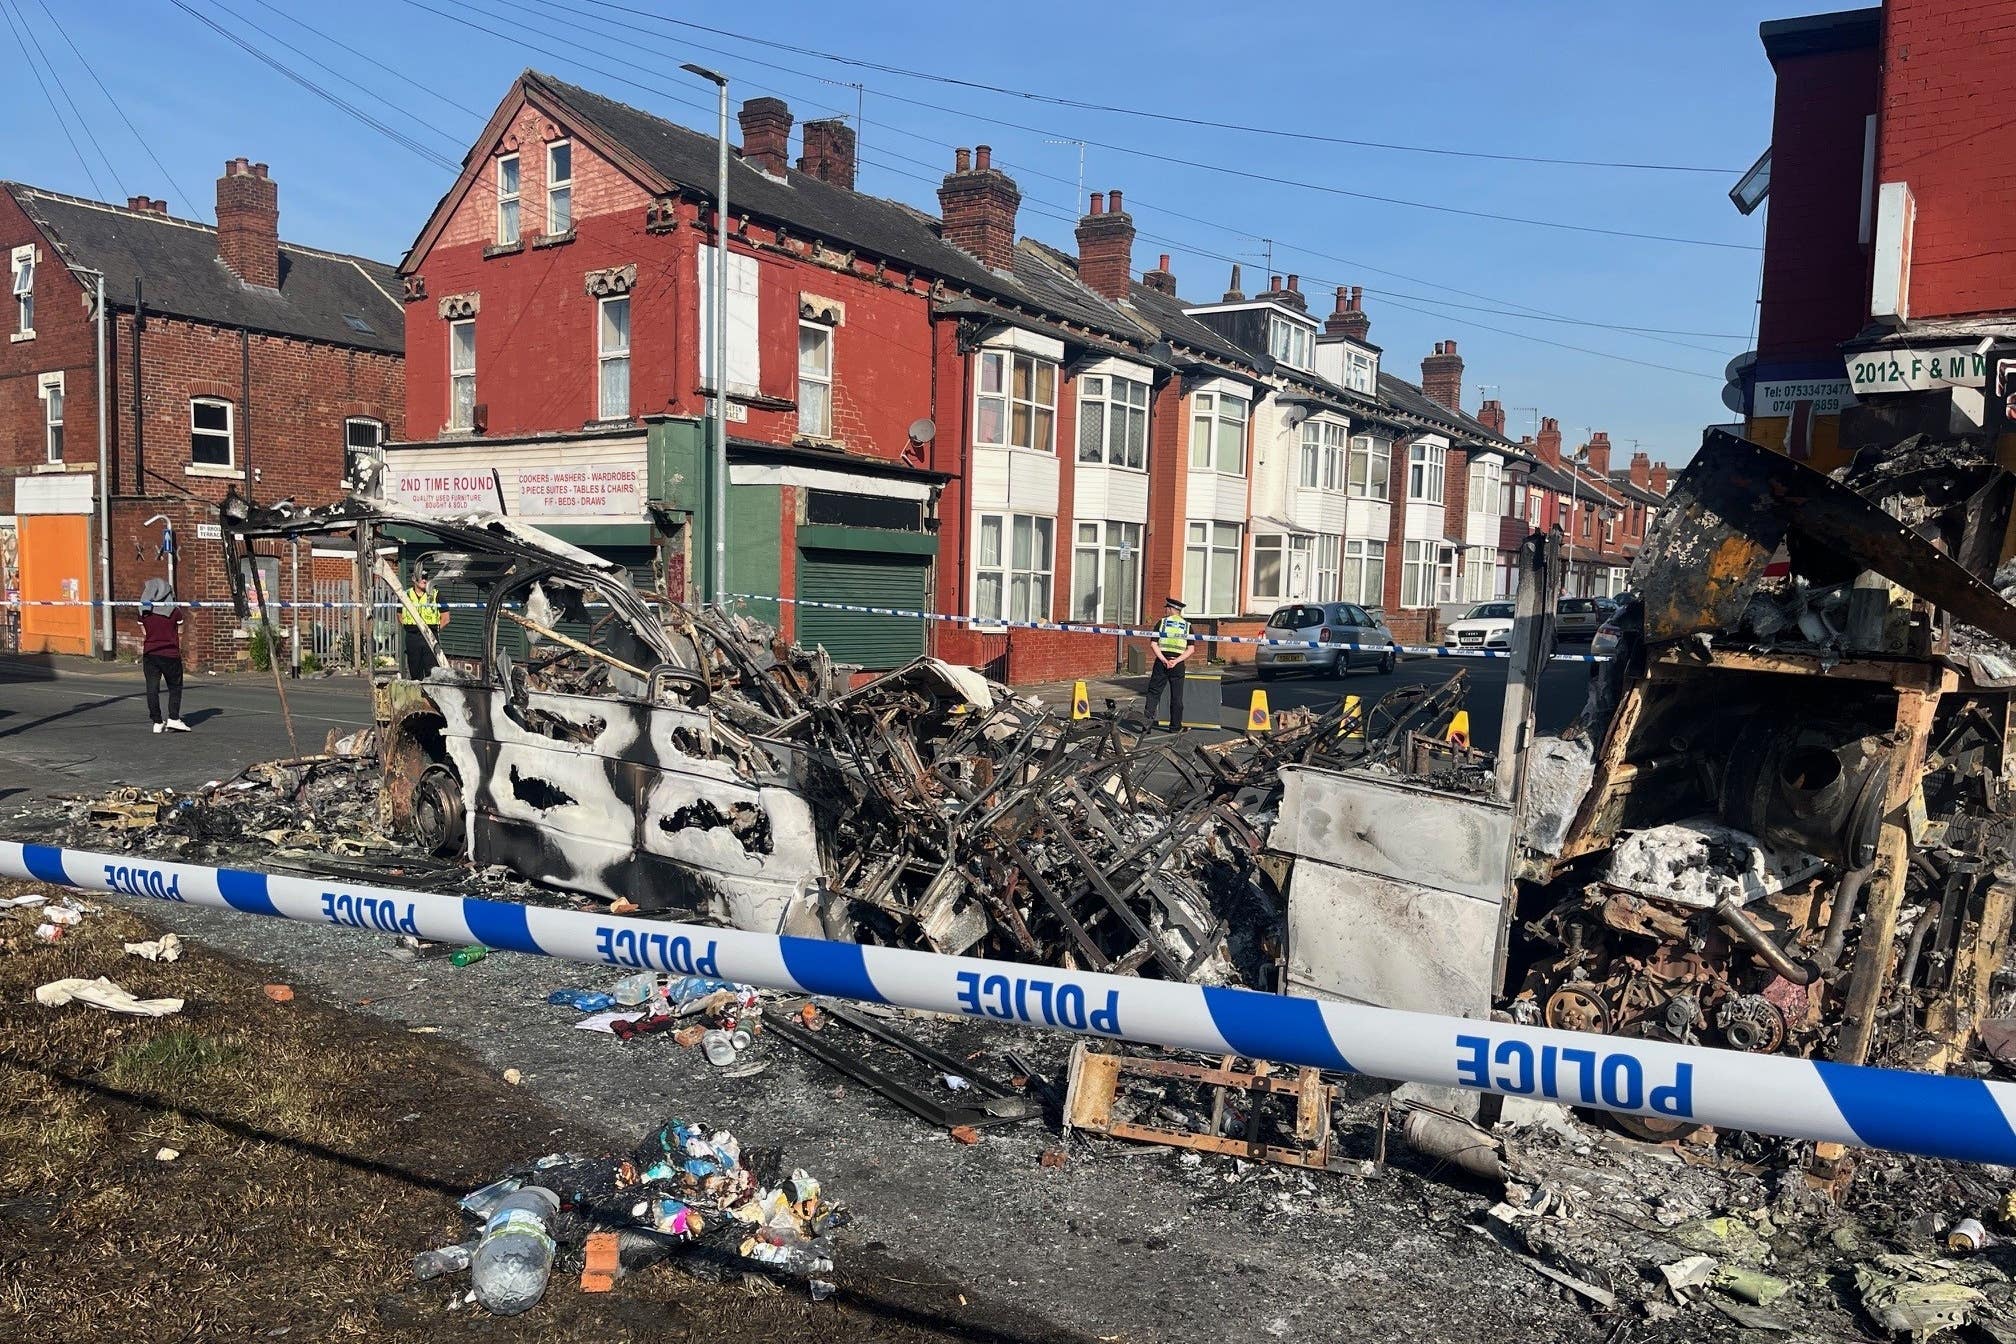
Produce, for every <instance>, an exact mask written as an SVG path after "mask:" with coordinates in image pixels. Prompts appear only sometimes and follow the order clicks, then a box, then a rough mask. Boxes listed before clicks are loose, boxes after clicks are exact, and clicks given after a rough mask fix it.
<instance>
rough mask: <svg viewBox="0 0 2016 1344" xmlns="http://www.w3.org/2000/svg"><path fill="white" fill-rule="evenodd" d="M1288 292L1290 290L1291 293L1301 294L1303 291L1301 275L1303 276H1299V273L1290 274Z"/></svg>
mask: <svg viewBox="0 0 2016 1344" xmlns="http://www.w3.org/2000/svg"><path fill="white" fill-rule="evenodd" d="M1288 292H1289V293H1290V294H1300V293H1301V292H1302V277H1301V276H1299V275H1291V276H1289V277H1288Z"/></svg>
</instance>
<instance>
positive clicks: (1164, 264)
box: [1155, 252, 1169, 271]
mask: <svg viewBox="0 0 2016 1344" xmlns="http://www.w3.org/2000/svg"><path fill="white" fill-rule="evenodd" d="M1155 269H1156V270H1158V271H1166V270H1168V269H1169V254H1168V253H1167V252H1164V253H1163V254H1162V259H1161V260H1160V261H1158V262H1156V263H1155Z"/></svg>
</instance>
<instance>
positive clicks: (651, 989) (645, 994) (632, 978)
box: [615, 971, 658, 1008]
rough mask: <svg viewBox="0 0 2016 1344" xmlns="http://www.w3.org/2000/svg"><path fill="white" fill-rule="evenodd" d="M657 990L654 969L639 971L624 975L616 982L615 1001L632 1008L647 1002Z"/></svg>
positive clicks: (656, 978) (656, 977)
mask: <svg viewBox="0 0 2016 1344" xmlns="http://www.w3.org/2000/svg"><path fill="white" fill-rule="evenodd" d="M657 992H658V976H657V973H656V972H654V971H639V972H637V974H635V975H626V976H624V977H623V978H622V979H621V980H618V981H617V982H616V995H615V997H616V1002H618V1003H620V1004H622V1005H623V1006H624V1007H626V1008H634V1007H636V1006H637V1005H638V1004H640V1003H644V1002H647V1001H648V1000H649V999H650V998H651V996H652V995H654V994H656V993H657Z"/></svg>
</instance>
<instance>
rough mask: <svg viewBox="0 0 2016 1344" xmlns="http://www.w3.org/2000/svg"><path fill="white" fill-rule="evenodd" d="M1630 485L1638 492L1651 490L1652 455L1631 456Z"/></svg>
mask: <svg viewBox="0 0 2016 1344" xmlns="http://www.w3.org/2000/svg"><path fill="white" fill-rule="evenodd" d="M1631 484H1633V485H1635V486H1637V487H1638V488H1639V489H1640V490H1649V489H1651V488H1652V454H1650V453H1633V454H1631Z"/></svg>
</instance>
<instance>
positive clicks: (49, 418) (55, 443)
mask: <svg viewBox="0 0 2016 1344" xmlns="http://www.w3.org/2000/svg"><path fill="white" fill-rule="evenodd" d="M36 382H37V388H38V390H39V391H40V392H41V394H42V438H43V451H44V452H45V453H46V454H47V456H46V457H45V458H44V459H43V460H44V461H46V462H51V463H56V462H61V461H62V460H63V375H62V374H61V373H45V374H43V375H42V376H41V377H40V378H39V379H37V380H36Z"/></svg>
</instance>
